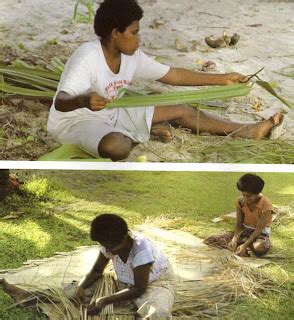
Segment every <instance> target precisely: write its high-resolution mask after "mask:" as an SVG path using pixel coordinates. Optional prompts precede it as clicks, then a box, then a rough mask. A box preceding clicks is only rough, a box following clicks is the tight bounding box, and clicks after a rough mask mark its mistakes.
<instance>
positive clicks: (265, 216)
mask: <svg viewBox="0 0 294 320" xmlns="http://www.w3.org/2000/svg"><path fill="white" fill-rule="evenodd" d="M271 216H272V212H271V211H270V210H268V211H266V212H263V213H262V214H261V216H260V218H259V220H258V222H257V226H256V228H255V230H254V232H253V233H252V235H251V236H250V237H249V238H248V240H247V241H246V242H245V243H244V245H246V247H249V246H250V245H251V244H252V243H253V242H254V241H255V240H256V238H257V237H258V236H259V235H260V234H261V232H262V229H263V228H265V227H266V225H267V224H268V222H269V221H270V220H271Z"/></svg>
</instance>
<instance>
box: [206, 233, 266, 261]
mask: <svg viewBox="0 0 294 320" xmlns="http://www.w3.org/2000/svg"><path fill="white" fill-rule="evenodd" d="M253 232H254V229H249V228H245V229H244V230H243V231H242V234H241V236H240V240H239V241H238V246H239V245H241V244H243V243H244V242H245V241H246V240H247V239H248V238H249V237H250V236H251V234H252V233H253ZM233 237H234V232H233V231H227V232H223V233H219V234H215V235H212V236H210V237H208V238H206V239H205V240H204V241H203V243H205V244H207V245H209V246H213V247H217V248H223V249H229V243H230V242H231V241H232V239H233ZM257 240H259V241H260V240H261V241H262V242H263V245H264V250H263V251H262V252H256V251H255V250H254V248H253V245H251V247H250V249H251V250H252V251H253V252H254V253H255V254H256V255H257V256H263V255H265V254H266V253H267V252H268V251H269V249H270V248H271V241H270V238H269V236H268V235H265V234H260V235H259V236H258V237H257V238H256V240H255V241H254V242H256V241H257Z"/></svg>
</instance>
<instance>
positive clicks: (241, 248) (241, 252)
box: [235, 244, 247, 257]
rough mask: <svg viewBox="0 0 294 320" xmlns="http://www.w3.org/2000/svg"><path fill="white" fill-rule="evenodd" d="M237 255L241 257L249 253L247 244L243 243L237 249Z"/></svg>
mask: <svg viewBox="0 0 294 320" xmlns="http://www.w3.org/2000/svg"><path fill="white" fill-rule="evenodd" d="M235 253H236V255H238V256H240V257H244V256H246V254H247V246H246V245H245V244H241V245H240V246H239V247H238V248H237V250H236V252H235Z"/></svg>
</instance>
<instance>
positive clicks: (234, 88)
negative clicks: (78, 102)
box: [106, 84, 251, 109]
mask: <svg viewBox="0 0 294 320" xmlns="http://www.w3.org/2000/svg"><path fill="white" fill-rule="evenodd" d="M250 89H251V86H250V85H248V84H234V85H229V86H222V87H214V88H208V89H201V90H186V91H175V92H171V93H161V94H152V95H141V94H132V95H130V96H123V97H121V98H117V99H114V100H113V101H112V102H110V103H107V104H106V108H109V109H112V108H131V107H146V106H153V105H156V106H169V105H177V104H182V103H197V102H205V101H212V100H224V99H229V98H233V97H238V96H245V95H247V94H248V93H249V92H250Z"/></svg>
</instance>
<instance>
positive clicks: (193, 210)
mask: <svg viewBox="0 0 294 320" xmlns="http://www.w3.org/2000/svg"><path fill="white" fill-rule="evenodd" d="M240 175H241V174H240V173H214V172H211V173H209V172H116V171H111V172H103V171H96V172H94V171H63V170H62V171H20V177H21V179H23V180H25V181H26V183H25V185H24V186H23V190H24V194H23V195H11V196H10V197H9V198H8V199H7V200H6V202H5V203H4V204H3V205H2V206H1V207H0V218H1V217H3V216H4V215H6V214H9V213H10V212H11V211H17V210H19V211H23V212H24V215H23V216H22V217H21V218H19V219H16V220H10V221H5V220H1V219H0V228H1V231H2V232H1V234H0V269H6V268H16V267H20V266H21V265H22V263H23V262H25V261H26V260H28V259H38V258H43V257H50V256H52V255H53V254H54V253H55V252H57V251H70V250H73V249H75V248H76V247H77V246H80V245H90V244H92V242H91V240H90V239H89V235H88V231H89V224H90V222H91V220H92V219H93V218H94V217H95V216H96V215H97V214H99V213H103V212H116V213H118V214H120V215H122V216H123V217H124V218H126V219H127V220H128V222H129V225H130V227H132V226H134V225H135V224H139V223H143V222H144V221H145V220H146V219H147V218H148V219H149V220H151V221H152V220H156V219H158V218H159V217H164V218H165V219H167V220H169V221H170V223H169V225H168V227H169V228H178V229H181V230H186V231H189V232H191V233H192V234H194V235H197V236H200V237H206V236H208V235H210V234H212V233H215V232H219V231H221V230H229V229H230V228H232V227H233V224H232V222H222V223H220V224H214V223H212V222H211V219H212V218H214V217H216V216H219V215H221V214H224V213H227V212H231V211H233V210H234V203H235V199H236V197H237V196H238V195H239V193H238V191H237V189H236V188H235V184H236V181H237V180H238V178H239V177H240ZM260 176H261V177H262V178H263V179H264V180H265V181H266V186H265V189H264V194H265V195H266V196H268V197H269V198H270V199H271V200H272V201H273V203H274V204H275V205H278V206H286V205H289V204H290V203H291V201H292V199H293V194H294V186H293V177H294V174H293V173H292V174H291V173H290V174H289V173H261V174H260ZM293 232H294V222H293V219H290V218H289V217H288V218H284V219H282V220H281V222H279V223H278V224H276V225H275V226H274V228H273V237H272V239H273V246H274V247H273V250H272V254H273V255H276V258H273V261H274V263H275V264H273V265H270V266H269V267H266V268H264V272H266V273H267V274H269V275H271V276H272V277H275V278H279V277H280V276H281V272H282V271H281V267H282V268H283V270H284V271H285V272H286V273H287V274H288V276H289V281H288V283H287V286H289V295H288V296H287V297H282V296H280V295H278V294H273V293H271V294H269V293H266V292H265V293H264V300H262V301H254V300H252V299H249V300H245V301H242V302H241V303H238V304H237V305H236V310H235V312H236V315H238V317H239V318H242V316H244V319H249V318H250V319H257V318H260V319H266V318H269V315H273V316H275V315H278V316H279V317H277V318H279V319H290V318H291V314H292V315H293V307H292V300H293V272H294V270H293V254H292V253H291V250H289V248H293V246H294V240H293ZM291 283H292V288H291V287H290V284H291ZM11 303H12V299H11V298H10V297H9V296H8V295H6V294H5V293H4V292H3V290H0V319H42V317H41V316H40V315H36V314H35V312H34V311H32V310H23V309H18V308H14V309H11V310H9V311H7V312H4V309H5V308H6V307H8V306H9V305H10V304H11ZM272 318H274V317H272Z"/></svg>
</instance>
